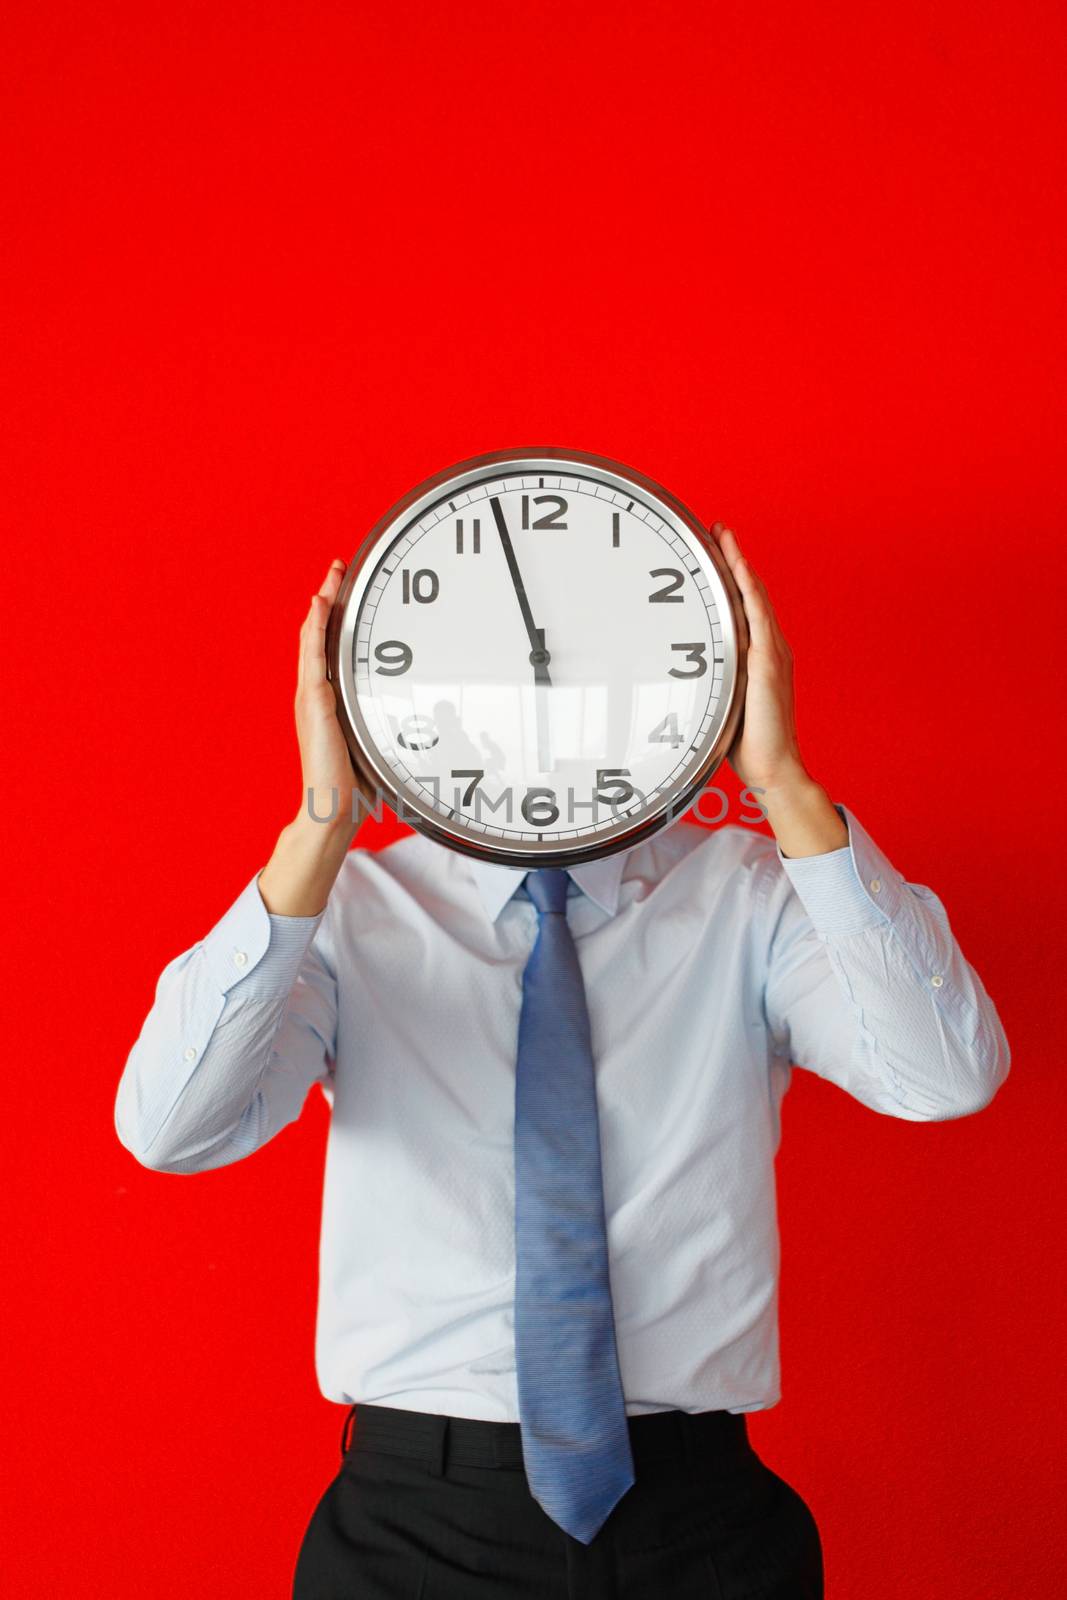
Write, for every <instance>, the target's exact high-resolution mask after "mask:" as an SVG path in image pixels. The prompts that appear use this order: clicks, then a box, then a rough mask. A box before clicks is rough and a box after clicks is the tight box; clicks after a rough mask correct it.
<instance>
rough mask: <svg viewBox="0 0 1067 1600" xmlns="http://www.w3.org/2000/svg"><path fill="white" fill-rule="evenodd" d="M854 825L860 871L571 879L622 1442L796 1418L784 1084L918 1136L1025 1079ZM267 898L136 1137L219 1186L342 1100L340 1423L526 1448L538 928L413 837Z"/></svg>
mask: <svg viewBox="0 0 1067 1600" xmlns="http://www.w3.org/2000/svg"><path fill="white" fill-rule="evenodd" d="M838 811H839V813H840V815H841V816H842V818H843V819H844V821H845V822H846V824H847V826H848V832H849V842H848V844H847V846H844V847H842V848H841V849H839V850H834V851H830V852H828V853H826V854H824V855H819V856H808V857H802V858H792V859H786V858H785V857H784V856H783V855H782V853H781V851H780V850H779V848H778V847H777V845H776V843H775V841H774V840H773V839H770V838H768V837H767V836H766V835H765V834H761V833H757V832H754V831H752V829H751V828H747V827H745V826H743V825H741V824H734V825H730V826H725V827H720V828H718V829H715V830H706V829H703V828H699V827H695V826H692V825H691V824H689V823H687V822H683V823H676V824H675V825H674V826H672V827H670V828H668V829H666V830H665V831H664V832H662V833H660V834H659V835H657V836H656V837H654V838H652V839H651V840H649V841H648V842H647V843H644V844H641V845H638V846H637V847H635V848H634V849H631V850H629V851H627V852H624V853H621V854H616V855H613V856H608V857H607V858H606V859H603V860H600V861H594V862H590V863H588V864H586V865H585V866H582V867H579V868H577V869H576V871H575V872H574V878H575V881H576V884H577V885H578V886H579V888H580V890H581V891H582V892H581V893H574V894H573V896H572V898H571V899H570V900H569V902H568V920H569V922H570V925H571V928H572V931H573V933H574V936H575V940H576V943H577V948H578V952H579V959H580V962H581V966H582V973H583V977H584V981H585V986H586V992H587V997H588V1003H589V1011H590V1018H591V1025H592V1033H593V1041H594V1048H595V1051H596V1062H597V1096H598V1107H599V1116H600V1132H601V1156H602V1167H603V1178H604V1190H605V1209H606V1214H607V1223H608V1244H609V1252H610V1263H611V1279H612V1297H613V1303H614V1310H615V1322H616V1338H617V1344H618V1351H619V1363H620V1369H621V1374H622V1380H623V1389H624V1393H625V1396H626V1409H627V1412H628V1414H631V1415H638V1414H641V1413H643V1412H649V1411H659V1410H667V1409H671V1408H678V1409H680V1410H685V1411H705V1410H714V1409H720V1408H722V1409H728V1410H731V1411H753V1410H759V1409H762V1408H764V1407H768V1406H771V1405H773V1404H774V1403H775V1402H776V1401H777V1400H778V1399H779V1397H780V1391H779V1362H778V1327H777V1296H778V1263H779V1241H778V1228H777V1215H776V1206H775V1186H774V1156H775V1151H776V1149H777V1147H778V1142H779V1135H780V1120H779V1118H780V1108H781V1101H782V1096H783V1095H784V1093H785V1091H786V1089H787V1087H788V1085H789V1081H790V1075H791V1072H792V1070H793V1067H792V1065H791V1063H792V1064H795V1065H798V1066H801V1067H805V1068H807V1069H809V1070H810V1071H812V1072H815V1073H817V1074H818V1075H819V1076H820V1077H823V1078H827V1079H830V1080H831V1081H832V1082H834V1083H836V1084H838V1085H840V1087H841V1088H842V1089H844V1090H846V1091H847V1092H848V1093H849V1094H851V1095H853V1096H855V1098H856V1099H858V1100H860V1101H862V1102H863V1103H864V1105H867V1106H870V1107H871V1108H873V1109H874V1110H875V1111H880V1112H884V1113H886V1114H888V1115H889V1116H893V1117H902V1118H906V1119H909V1120H912V1121H932V1120H936V1119H939V1118H948V1117H961V1116H966V1115H968V1114H969V1113H971V1112H975V1111H978V1110H980V1109H981V1108H982V1107H983V1106H985V1105H986V1104H987V1103H988V1102H989V1100H990V1099H991V1098H992V1096H993V1095H994V1093H995V1092H996V1090H997V1088H998V1086H999V1085H1000V1083H1001V1082H1002V1081H1003V1079H1004V1078H1005V1076H1006V1075H1007V1072H1008V1068H1009V1061H1010V1055H1009V1048H1008V1043H1007V1040H1006V1038H1005V1034H1004V1030H1003V1027H1002V1026H1001V1022H1000V1019H999V1017H998V1015H997V1012H996V1009H995V1007H994V1005H993V1002H992V1000H991V999H990V998H989V996H988V994H987V993H986V991H985V989H984V987H983V985H982V982H981V980H980V979H979V977H978V975H977V973H976V972H975V970H974V968H973V967H971V966H970V965H969V963H968V962H967V961H966V959H965V958H964V956H963V954H962V952H961V950H960V948H959V946H958V944H957V942H956V940H955V938H954V936H953V934H952V931H951V929H950V926H949V921H948V917H947V916H946V913H945V909H944V907H943V905H942V904H941V901H940V900H939V899H938V898H937V896H936V895H935V894H934V893H933V891H932V890H930V889H928V888H926V887H924V886H923V885H920V884H912V883H908V882H906V881H905V879H904V878H903V877H902V876H901V874H900V873H899V872H898V871H897V870H896V869H895V868H894V867H893V866H892V865H891V863H890V862H889V861H888V860H887V858H886V857H885V855H884V854H883V853H882V852H881V851H880V850H879V849H878V847H877V846H876V845H875V843H874V842H873V840H872V839H871V838H870V837H869V835H868V834H867V833H866V832H865V830H864V829H863V827H862V826H861V824H860V823H859V822H858V820H857V819H856V818H855V817H854V816H853V815H852V813H851V812H850V811H849V810H848V809H847V808H846V807H844V806H838ZM257 878H258V872H257V874H256V875H255V876H254V877H253V878H252V879H251V881H250V882H249V883H248V884H247V885H246V886H245V887H244V889H243V890H242V891H241V893H240V894H239V895H238V896H237V899H236V900H235V901H234V903H233V904H232V905H231V906H230V908H229V910H228V911H226V913H225V914H224V915H223V916H222V917H221V919H220V920H219V921H218V922H217V923H216V924H215V926H214V927H213V928H212V929H211V930H210V932H208V933H207V934H206V935H205V937H204V938H203V939H202V940H200V941H198V942H197V943H196V944H195V945H194V946H193V947H192V948H191V949H189V950H186V951H184V952H183V953H182V954H181V955H178V956H176V957H175V959H174V960H173V961H171V962H170V963H169V965H168V966H167V967H165V968H164V970H163V973H162V975H161V976H160V979H159V982H158V986H157V989H156V994H155V1001H154V1004H153V1005H152V1007H151V1010H150V1011H149V1013H148V1015H147V1017H146V1019H145V1022H144V1025H143V1027H142V1029H141V1032H140V1037H139V1038H138V1039H137V1042H136V1043H135V1045H134V1046H133V1049H132V1050H131V1052H130V1055H129V1058H128V1060H127V1062H126V1066H125V1070H124V1072H123V1074H122V1078H121V1081H120V1083H119V1087H118V1095H117V1099H116V1104H115V1125H116V1129H117V1132H118V1136H119V1138H120V1140H121V1141H122V1143H123V1145H125V1147H126V1148H127V1149H128V1150H129V1151H131V1152H132V1154H133V1155H134V1156H135V1157H136V1158H137V1160H138V1161H139V1162H141V1163H142V1165H144V1166H146V1167H149V1168H151V1169H153V1170H155V1171H158V1172H169V1173H194V1172H201V1171H205V1170H207V1169H209V1168H212V1167H220V1166H224V1165H225V1164H227V1163H228V1162H233V1161H239V1160H240V1159H242V1157H245V1156H248V1155H250V1154H252V1152H253V1151H255V1150H257V1149H258V1148H259V1147H260V1146H261V1145H263V1144H265V1143H266V1142H267V1140H269V1139H272V1138H274V1136H275V1135H276V1134H277V1133H279V1132H280V1131H281V1129H283V1128H284V1127H286V1126H287V1125H288V1124H289V1123H291V1122H293V1121H295V1120H296V1118H297V1117H298V1116H299V1114H300V1111H301V1108H302V1107H303V1105H304V1103H305V1101H306V1099H307V1096H308V1093H309V1091H310V1090H311V1089H312V1087H313V1086H314V1085H315V1084H318V1085H320V1087H321V1088H322V1090H323V1092H324V1094H325V1095H326V1098H327V1100H328V1102H329V1103H330V1106H331V1121H330V1131H329V1138H328V1141H327V1151H326V1170H325V1184H324V1193H323V1215H322V1237H321V1254H320V1279H319V1309H318V1323H317V1335H316V1366H317V1372H318V1378H319V1383H320V1387H321V1389H322V1392H323V1394H324V1395H325V1396H326V1398H327V1399H330V1400H335V1401H338V1402H340V1403H343V1404H349V1403H351V1402H353V1401H365V1402H368V1403H373V1404H375V1405H384V1406H398V1407H405V1408H409V1409H413V1410H419V1411H431V1412H436V1413H443V1414H449V1415H453V1416H465V1417H476V1418H485V1419H488V1420H491V1421H501V1422H517V1421H518V1419H519V1411H518V1400H517V1392H516V1377H515V1351H514V1338H513V1305H512V1298H513V1289H514V1272H515V1254H514V1151H513V1132H514V1093H515V1047H516V1034H517V1028H518V1018H519V1006H520V1003H521V998H522V971H523V967H524V966H525V963H526V959H527V956H528V955H529V952H530V949H531V948H532V945H533V941H534V938H535V936H536V925H537V914H536V911H535V910H534V907H533V906H532V904H530V902H529V901H528V900H527V899H525V898H523V897H521V896H516V895H515V890H516V888H517V887H518V886H519V884H520V882H521V878H522V873H521V872H519V871H517V870H515V869H512V868H508V867H500V866H494V865H489V864H482V863H479V862H474V861H472V860H470V859H469V858H467V857H465V856H462V855H459V854H457V853H455V852H453V851H450V850H447V849H445V848H443V847H442V846H440V845H437V844H435V843H432V842H431V841H429V840H427V839H425V838H423V837H422V836H421V835H418V834H414V835H409V836H406V837H404V838H402V839H400V840H398V841H397V842H396V843H394V844H391V845H389V846H387V847H386V848H385V849H383V850H379V851H376V852H369V851H365V850H354V851H352V852H350V853H349V855H348V858H347V860H346V861H345V864H344V866H343V867H342V869H341V872H340V874H339V876H338V878H337V881H336V883H335V884H334V887H333V889H332V891H331V893H330V897H329V901H328V903H327V905H326V908H325V910H324V911H323V912H322V913H321V914H320V915H319V916H317V917H282V916H272V915H271V914H270V913H268V911H267V910H266V907H265V906H264V904H263V900H262V897H261V895H260V893H259V889H258V886H257Z"/></svg>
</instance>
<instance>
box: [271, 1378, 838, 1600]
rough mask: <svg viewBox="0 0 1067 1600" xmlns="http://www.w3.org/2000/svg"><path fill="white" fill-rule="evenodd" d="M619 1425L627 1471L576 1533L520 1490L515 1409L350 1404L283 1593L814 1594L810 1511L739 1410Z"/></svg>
mask: <svg viewBox="0 0 1067 1600" xmlns="http://www.w3.org/2000/svg"><path fill="white" fill-rule="evenodd" d="M629 1429H630V1440H631V1445H632V1448H633V1457H634V1470H635V1476H636V1482H635V1483H634V1484H633V1485H632V1486H631V1488H630V1489H628V1490H627V1492H626V1494H624V1495H623V1497H622V1499H621V1500H620V1501H619V1502H618V1504H617V1505H616V1506H615V1507H614V1509H613V1510H612V1512H611V1514H610V1515H609V1516H608V1518H607V1520H606V1521H605V1522H604V1524H603V1526H602V1527H601V1528H600V1530H599V1531H598V1533H597V1534H596V1537H595V1538H594V1539H593V1540H592V1542H591V1543H590V1544H588V1545H585V1544H582V1542H581V1540H579V1539H575V1538H573V1537H572V1536H571V1535H570V1534H569V1533H567V1532H565V1531H564V1529H562V1528H560V1527H559V1526H558V1525H557V1524H556V1523H554V1522H553V1521H552V1519H551V1518H550V1517H549V1516H548V1515H547V1513H546V1512H545V1511H543V1510H542V1508H541V1506H540V1505H539V1504H538V1502H537V1501H536V1500H535V1499H534V1497H533V1495H532V1494H531V1493H530V1486H529V1482H528V1481H527V1478H526V1473H525V1470H524V1468H523V1464H522V1446H521V1440H520V1431H519V1424H518V1423H517V1422H480V1421H475V1420H474V1419H472V1418H467V1417H445V1416H437V1415H435V1414H434V1413H432V1412H425V1411H401V1410H397V1409H394V1408H392V1407H388V1406H373V1405H363V1404H360V1405H355V1406H353V1407H352V1408H351V1410H350V1411H349V1412H348V1413H347V1415H346V1418H345V1429H344V1432H343V1433H342V1437H341V1468H340V1471H339V1472H338V1474H337V1476H336V1477H335V1478H334V1480H333V1482H332V1483H331V1484H329V1486H328V1487H327V1489H326V1492H325V1493H324V1495H323V1496H322V1498H321V1500H320V1501H319V1503H318V1505H317V1506H316V1507H315V1510H314V1512H313V1514H312V1518H311V1521H310V1523H309V1525H308V1528H307V1531H306V1533H305V1534H304V1538H303V1542H302V1544H301V1546H300V1551H299V1554H298V1556H297V1563H296V1572H295V1576H294V1581H293V1600H822V1595H823V1561H822V1543H821V1540H820V1537H819V1531H818V1528H817V1526H816V1523H815V1519H814V1517H813V1516H812V1513H811V1511H810V1509H809V1507H808V1506H807V1504H806V1503H805V1501H804V1500H803V1499H802V1498H801V1496H800V1495H799V1494H798V1493H797V1491H796V1490H795V1489H793V1488H792V1487H791V1486H790V1485H789V1484H788V1483H786V1482H785V1480H784V1479H783V1478H781V1477H779V1476H778V1474H777V1473H775V1472H772V1471H771V1469H770V1468H769V1467H767V1466H766V1465H765V1464H764V1463H763V1461H762V1460H761V1459H760V1457H759V1456H758V1455H757V1454H756V1452H755V1451H754V1450H753V1448H752V1446H751V1444H750V1443H749V1438H748V1429H747V1426H746V1422H745V1418H744V1416H743V1415H737V1416H734V1415H731V1414H730V1413H729V1412H727V1411H704V1412H699V1413H695V1414H692V1413H688V1412H684V1411H660V1412H652V1413H647V1414H645V1415H643V1416H634V1417H630V1418H629Z"/></svg>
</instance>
